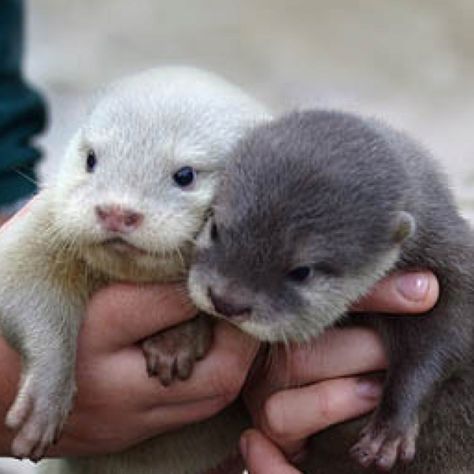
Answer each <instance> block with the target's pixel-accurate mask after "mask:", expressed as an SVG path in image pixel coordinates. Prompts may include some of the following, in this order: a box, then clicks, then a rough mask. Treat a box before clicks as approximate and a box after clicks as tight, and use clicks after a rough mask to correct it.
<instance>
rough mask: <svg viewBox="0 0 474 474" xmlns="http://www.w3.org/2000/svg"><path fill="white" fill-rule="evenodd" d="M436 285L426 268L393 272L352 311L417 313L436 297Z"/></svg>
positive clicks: (428, 306) (423, 309)
mask: <svg viewBox="0 0 474 474" xmlns="http://www.w3.org/2000/svg"><path fill="white" fill-rule="evenodd" d="M438 294H439V284H438V280H437V279H436V277H435V275H434V274H432V273H430V272H426V271H413V272H395V273H393V274H391V275H389V276H388V277H387V278H384V279H383V280H381V281H380V282H378V283H377V284H376V285H375V286H374V287H373V288H372V290H371V291H370V292H369V293H368V294H367V295H366V296H364V297H363V298H362V299H361V300H360V301H358V302H357V304H356V305H355V306H354V307H353V308H352V309H353V311H364V312H383V313H395V314H404V313H405V314H417V313H425V312H426V311H429V310H430V309H431V308H432V307H433V306H434V305H435V304H436V301H437V299H438Z"/></svg>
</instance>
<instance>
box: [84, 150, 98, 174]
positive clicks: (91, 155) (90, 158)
mask: <svg viewBox="0 0 474 474" xmlns="http://www.w3.org/2000/svg"><path fill="white" fill-rule="evenodd" d="M96 165H97V157H96V156H95V152H94V150H89V151H88V152H87V159H86V170H87V172H88V173H92V172H93V171H94V169H95V167H96Z"/></svg>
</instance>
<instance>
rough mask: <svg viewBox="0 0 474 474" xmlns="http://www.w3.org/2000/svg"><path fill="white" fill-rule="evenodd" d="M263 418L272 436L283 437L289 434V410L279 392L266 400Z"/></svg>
mask: <svg viewBox="0 0 474 474" xmlns="http://www.w3.org/2000/svg"><path fill="white" fill-rule="evenodd" d="M263 418H264V424H265V426H266V428H267V429H268V430H269V431H270V434H271V435H272V437H275V438H277V439H282V438H286V437H287V436H288V428H289V427H288V423H287V412H286V408H285V404H284V403H282V402H281V400H280V397H279V396H278V394H275V395H273V396H271V397H270V398H268V399H267V400H266V402H265V404H264V406H263Z"/></svg>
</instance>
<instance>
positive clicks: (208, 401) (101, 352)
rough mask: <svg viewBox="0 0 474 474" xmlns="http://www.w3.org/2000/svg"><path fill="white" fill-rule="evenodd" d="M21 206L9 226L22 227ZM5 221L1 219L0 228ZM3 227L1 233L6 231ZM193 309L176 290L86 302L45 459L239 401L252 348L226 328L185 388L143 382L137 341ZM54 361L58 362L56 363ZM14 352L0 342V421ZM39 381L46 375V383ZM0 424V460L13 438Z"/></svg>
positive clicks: (117, 442)
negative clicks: (71, 380)
mask: <svg viewBox="0 0 474 474" xmlns="http://www.w3.org/2000/svg"><path fill="white" fill-rule="evenodd" d="M27 212H28V205H26V206H25V207H24V208H23V209H22V210H21V211H19V212H18V213H17V214H15V216H13V218H14V219H21V218H22V216H23V215H24V214H25V213H27ZM9 217H11V216H5V215H0V225H1V224H2V223H6V222H7V221H8V219H9ZM7 228H8V223H6V224H5V226H4V227H3V228H2V229H0V230H5V231H7ZM196 312H197V311H196V309H195V308H194V307H193V306H192V305H191V303H190V301H189V299H188V298H187V292H186V289H185V287H184V286H183V285H178V284H161V285H133V284H114V285H111V286H109V287H107V288H104V289H102V290H100V291H98V292H97V293H96V294H95V295H94V296H93V297H92V299H91V300H90V302H89V304H88V307H87V311H86V315H85V319H84V323H83V325H82V328H81V332H80V335H79V340H78V356H77V366H76V380H77V387H78V391H77V395H76V399H75V403H74V408H73V411H72V413H71V415H70V416H69V418H68V420H67V423H66V425H65V427H64V430H63V432H62V435H61V437H60V440H59V443H58V444H57V445H56V446H55V447H53V448H52V449H51V450H50V451H49V452H48V455H49V456H80V455H91V454H102V453H109V452H114V451H119V450H122V449H124V448H127V447H130V446H132V445H134V444H136V443H139V442H140V441H143V440H145V439H147V438H150V437H152V436H155V435H157V434H160V433H163V432H166V431H169V430H173V429H176V428H179V427H181V426H184V425H186V424H189V423H192V422H195V421H198V420H203V419H206V418H208V417H210V416H212V415H214V414H215V413H217V412H218V411H220V410H222V409H223V408H224V407H225V406H227V405H228V404H229V403H230V402H231V401H233V400H234V399H235V398H236V397H237V396H238V394H239V393H240V391H241V389H242V386H243V385H244V382H245V379H246V377H247V374H248V371H249V368H250V366H251V364H252V362H253V359H254V358H255V355H256V354H257V352H258V346H259V344H258V343H257V342H256V341H255V340H254V339H252V338H250V337H249V336H246V335H245V334H243V333H242V332H241V331H239V330H237V329H235V328H233V327H231V326H230V325H228V324H225V323H222V322H221V323H217V324H216V327H215V342H214V343H213V346H212V348H211V350H210V352H209V353H208V354H207V355H206V357H205V358H204V360H202V361H199V363H197V364H196V366H195V369H194V371H193V374H192V376H191V378H190V379H189V380H187V381H186V382H181V381H177V382H176V383H175V384H173V385H172V386H171V387H167V388H164V387H163V386H162V385H161V384H160V382H159V380H158V379H157V378H149V377H148V375H147V372H146V364H145V359H144V356H143V353H142V349H141V347H140V344H139V343H140V342H141V340H142V339H144V338H146V337H148V336H151V335H153V334H155V333H156V332H159V331H161V330H163V329H165V328H168V327H170V326H174V325H176V324H179V323H180V322H182V321H185V320H187V319H190V318H192V317H193V316H194V315H195V314H196ZM58 357H59V355H58ZM20 367H21V366H20V360H19V357H18V355H17V354H16V352H15V351H14V350H13V349H12V348H11V347H10V346H9V345H8V344H7V342H6V341H5V340H4V339H2V338H1V337H0V374H1V375H2V377H1V378H0V393H1V394H2V399H1V401H0V420H2V419H4V418H5V415H6V412H7V410H8V408H9V407H10V405H11V403H12V402H13V399H14V397H15V394H16V390H17V387H18V381H19V374H20ZM45 376H46V375H45ZM1 426H4V425H3V423H0V455H5V456H8V455H9V450H10V446H11V441H12V438H13V433H11V432H9V431H7V429H6V428H3V429H2V428H1Z"/></svg>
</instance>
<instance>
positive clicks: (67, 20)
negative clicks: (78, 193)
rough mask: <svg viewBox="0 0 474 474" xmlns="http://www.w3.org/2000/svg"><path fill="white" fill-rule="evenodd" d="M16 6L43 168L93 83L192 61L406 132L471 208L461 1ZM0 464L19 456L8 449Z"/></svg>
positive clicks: (278, 95)
mask: <svg viewBox="0 0 474 474" xmlns="http://www.w3.org/2000/svg"><path fill="white" fill-rule="evenodd" d="M27 7H28V8H27V19H26V20H27V22H26V30H27V41H26V46H27V51H26V53H27V54H26V62H25V68H26V75H27V77H28V78H29V80H30V82H32V83H33V84H34V85H35V86H37V87H38V88H39V89H40V90H41V91H42V92H43V93H44V95H45V96H46V99H47V101H48V104H49V107H50V128H49V131H48V133H47V134H46V135H44V137H43V138H42V139H41V144H42V146H43V148H44V151H45V157H46V159H45V160H44V163H43V165H42V168H41V170H42V173H43V175H50V174H51V173H54V169H55V163H56V162H57V160H58V159H59V158H60V156H61V154H62V153H63V150H64V148H65V144H66V143H67V141H68V139H69V138H70V136H71V135H72V132H73V131H74V130H75V128H76V127H77V125H78V124H79V123H80V120H81V117H82V114H83V113H84V111H85V109H86V108H87V105H88V103H89V99H90V96H91V94H92V92H93V91H94V90H96V89H97V88H98V87H100V86H101V85H103V84H105V83H107V82H109V81H110V80H113V79H115V78H117V77H120V76H123V75H126V74H130V73H134V72H136V71H139V70H142V69H146V68H149V67H152V66H155V65H159V64H192V65H195V66H198V67H202V68H206V69H210V70H212V71H214V72H216V73H218V74H220V75H223V76H224V77H226V78H227V79H228V80H230V81H232V82H235V83H237V84H239V85H240V86H241V87H243V88H244V89H246V90H247V91H248V92H250V93H252V94H253V95H254V96H256V97H257V98H260V99H261V100H262V101H263V102H265V103H266V104H268V105H269V106H271V107H273V109H274V110H276V111H277V112H281V111H284V110H287V109H290V108H294V107H299V108H302V107H303V108H304V107H312V106H318V107H329V108H343V109H346V110H353V111H360V112H363V113H366V114H369V115H373V116H376V117H379V118H383V119H386V120H387V121H388V122H390V123H392V124H394V125H396V126H398V127H399V128H402V129H405V130H408V131H410V132H411V133H412V134H413V135H414V136H416V137H418V138H419V139H420V140H421V141H422V142H423V143H424V144H425V145H426V146H427V147H428V148H429V149H430V150H432V152H433V153H434V154H435V155H436V156H437V157H438V158H439V159H440V161H441V162H442V163H443V164H444V166H445V169H446V171H447V173H448V174H449V175H450V177H451V182H452V185H453V188H454V190H455V192H456V194H457V196H458V199H459V202H460V203H461V205H462V207H463V210H464V212H465V214H466V215H467V216H468V217H469V218H470V219H473V220H474V158H473V157H474V107H473V106H474V28H473V26H472V25H473V24H474V5H473V3H472V1H470V0H451V1H450V2H446V1H441V0H417V1H416V2H413V1H409V0H365V1H363V2H362V1H357V0H238V1H236V0H193V1H189V0H134V1H129V0H67V1H64V0H34V1H33V0H30V1H29V2H27ZM0 466H2V464H1V463H0ZM2 469H3V470H2ZM0 472H1V473H2V474H3V473H9V474H13V473H17V472H22V473H23V472H29V468H28V466H27V465H26V464H25V463H21V464H20V463H18V462H16V461H11V462H9V461H8V464H7V465H5V467H0Z"/></svg>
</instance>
